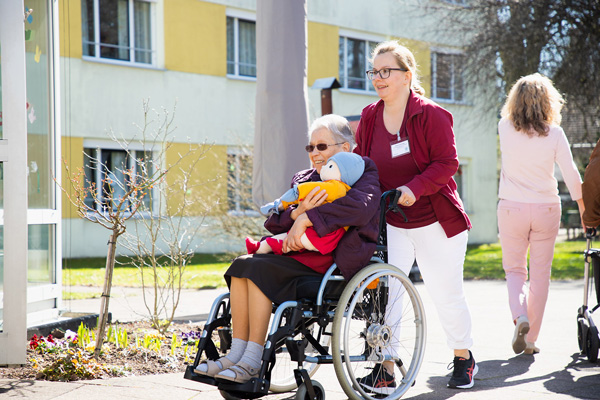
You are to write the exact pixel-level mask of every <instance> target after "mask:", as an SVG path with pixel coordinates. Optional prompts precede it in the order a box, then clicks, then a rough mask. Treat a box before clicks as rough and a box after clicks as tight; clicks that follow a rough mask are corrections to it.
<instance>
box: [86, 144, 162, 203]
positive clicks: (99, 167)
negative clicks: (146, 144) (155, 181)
mask: <svg viewBox="0 0 600 400" xmlns="http://www.w3.org/2000/svg"><path fill="white" fill-rule="evenodd" d="M84 153H85V157H84V172H85V185H86V188H90V186H92V185H94V187H95V188H97V191H96V199H94V198H93V197H92V193H90V192H89V191H86V198H85V204H86V205H87V206H88V207H90V208H94V209H96V210H98V211H102V210H106V209H108V207H111V206H112V207H113V209H115V208H116V206H117V205H118V203H119V202H120V200H121V199H122V198H123V196H124V195H125V193H126V192H127V190H128V188H129V186H130V184H131V176H143V177H150V178H151V177H152V175H153V174H154V169H155V167H154V160H153V158H152V153H151V152H149V151H143V150H138V151H135V150H129V151H125V150H113V149H101V148H89V147H88V148H84ZM128 171H131V173H128ZM139 195H140V196H142V195H143V196H144V197H143V203H144V208H145V209H146V210H150V209H151V198H152V197H153V196H150V195H149V194H148V193H140V194H139ZM107 197H112V205H111V204H110V203H109V202H110V198H107Z"/></svg>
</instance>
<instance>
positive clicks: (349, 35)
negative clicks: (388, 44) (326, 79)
mask: <svg viewBox="0 0 600 400" xmlns="http://www.w3.org/2000/svg"><path fill="white" fill-rule="evenodd" d="M340 39H344V53H343V54H344V59H343V65H344V72H345V73H344V78H342V75H341V74H340V71H339V66H338V77H339V81H340V84H341V85H342V87H341V88H340V89H339V90H341V91H342V92H348V93H355V94H366V95H371V96H376V95H377V92H376V91H375V88H374V87H373V85H372V84H371V81H370V80H369V78H367V74H366V71H367V70H368V69H371V68H372V63H371V62H370V58H371V50H370V46H369V44H370V43H373V44H375V46H376V45H377V44H379V43H381V42H383V41H384V40H385V38H383V37H380V36H376V35H365V34H359V33H356V32H352V31H348V30H344V29H340V32H339V39H338V43H339V41H340ZM348 39H351V40H355V41H360V42H363V43H364V44H365V49H366V51H365V70H364V71H363V78H364V79H365V83H366V89H356V88H349V87H348ZM338 46H339V44H338ZM338 54H339V47H338ZM340 61H341V60H340ZM340 64H341V62H340Z"/></svg>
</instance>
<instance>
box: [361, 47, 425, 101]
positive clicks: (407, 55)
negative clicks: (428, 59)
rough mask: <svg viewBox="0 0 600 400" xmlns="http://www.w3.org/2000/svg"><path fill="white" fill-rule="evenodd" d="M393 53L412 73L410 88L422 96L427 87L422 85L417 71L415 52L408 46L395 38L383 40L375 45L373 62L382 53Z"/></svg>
mask: <svg viewBox="0 0 600 400" xmlns="http://www.w3.org/2000/svg"><path fill="white" fill-rule="evenodd" d="M385 53H392V55H393V56H394V58H395V59H396V63H397V64H398V66H399V67H400V68H403V69H406V70H409V71H410V72H411V74H412V79H411V82H410V88H411V89H412V91H413V92H416V93H418V94H420V95H421V96H424V95H425V89H423V87H422V86H421V83H420V82H419V74H418V73H417V62H416V61H415V56H414V55H413V53H412V52H411V51H410V50H409V49H408V48H406V47H404V46H402V45H401V44H400V43H398V42H397V41H395V40H388V41H387V42H381V43H379V44H378V45H377V47H375V49H374V50H373V53H371V62H373V60H374V59H375V57H377V56H378V55H380V54H385Z"/></svg>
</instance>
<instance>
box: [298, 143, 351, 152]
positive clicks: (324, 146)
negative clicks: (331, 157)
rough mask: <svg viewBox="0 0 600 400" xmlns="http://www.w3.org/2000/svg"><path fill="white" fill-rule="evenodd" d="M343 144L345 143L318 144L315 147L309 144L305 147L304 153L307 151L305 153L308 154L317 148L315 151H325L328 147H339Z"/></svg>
mask: <svg viewBox="0 0 600 400" xmlns="http://www.w3.org/2000/svg"><path fill="white" fill-rule="evenodd" d="M344 143H346V142H341V143H334V144H325V143H319V144H317V145H312V144H309V145H307V146H306V147H305V149H306V151H307V152H309V153H312V152H313V151H314V150H315V147H316V148H317V150H319V151H325V150H327V148H328V147H329V146H337V145H339V144H344Z"/></svg>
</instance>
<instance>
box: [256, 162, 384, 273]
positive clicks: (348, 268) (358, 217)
mask: <svg viewBox="0 0 600 400" xmlns="http://www.w3.org/2000/svg"><path fill="white" fill-rule="evenodd" d="M363 159H364V160H365V172H364V173H363V175H362V176H361V178H360V179H359V180H358V181H357V182H356V183H355V184H354V186H352V188H351V189H350V190H349V191H348V193H346V196H344V197H341V198H339V199H337V200H335V201H333V202H331V203H326V204H323V205H321V206H320V207H316V208H313V209H312V210H308V211H307V212H306V215H307V216H308V218H309V219H310V221H311V222H312V224H313V228H314V229H315V231H316V232H317V234H318V235H319V236H323V235H326V234H328V233H330V232H333V231H335V230H336V229H339V228H342V227H345V226H350V228H349V229H348V231H347V232H346V233H345V234H344V236H343V237H342V239H341V240H340V242H339V243H338V245H337V247H336V249H335V250H334V251H333V259H334V261H335V262H336V264H337V266H338V268H339V269H340V271H341V273H342V275H344V278H346V280H350V278H352V276H354V274H355V273H356V272H358V271H359V270H360V269H361V268H363V267H364V266H366V265H367V264H368V262H369V260H370V259H371V257H372V256H373V254H374V253H375V246H376V244H377V238H378V236H379V199H380V198H381V189H380V188H379V174H378V173H377V167H376V166H375V163H374V162H373V161H372V160H371V159H370V158H367V157H363ZM320 180H321V178H320V177H319V174H318V173H317V171H316V170H315V169H308V170H304V171H300V172H298V173H297V174H296V175H294V178H293V179H292V186H293V185H294V184H296V183H301V182H307V181H320ZM294 207H295V206H292V207H289V208H288V209H287V210H285V211H283V212H282V213H280V214H279V215H277V214H273V215H271V216H270V217H269V218H267V220H266V221H265V228H267V230H268V231H269V232H271V233H273V234H279V233H283V232H287V231H288V230H290V228H291V227H292V225H293V224H294V220H293V219H292V218H291V213H292V210H293V209H294Z"/></svg>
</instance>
